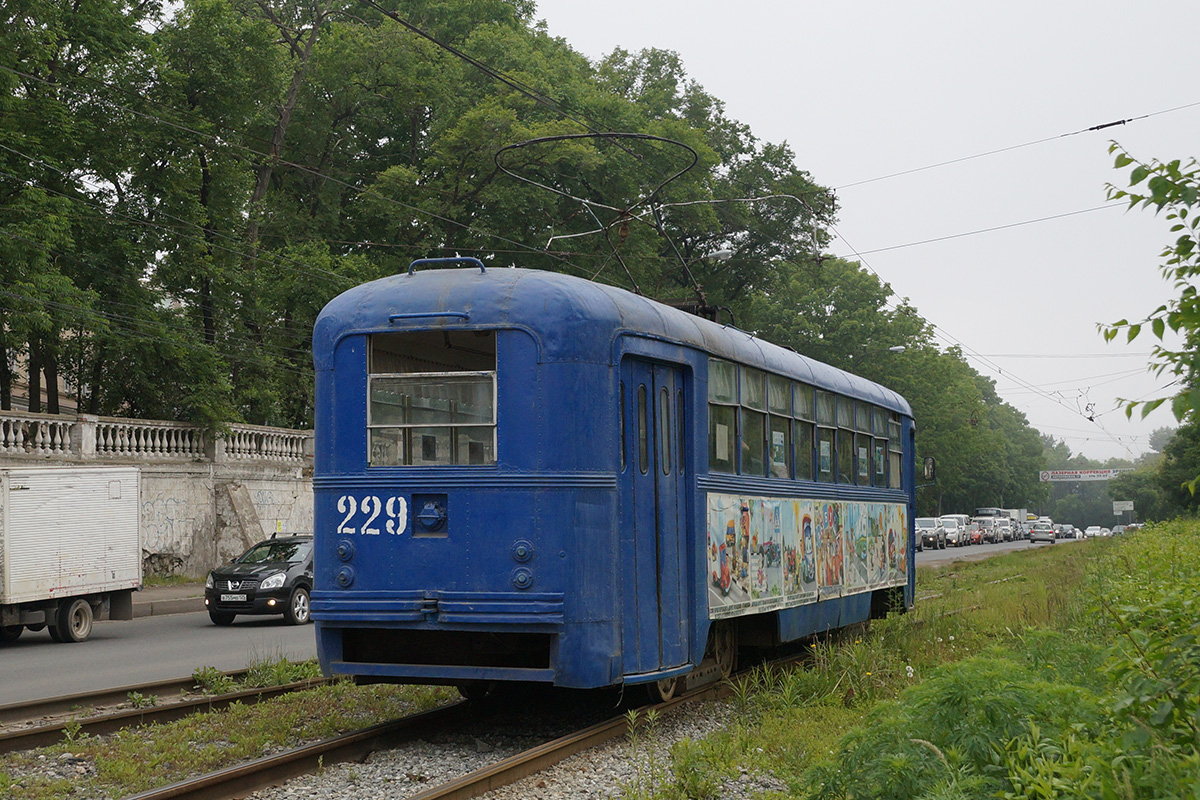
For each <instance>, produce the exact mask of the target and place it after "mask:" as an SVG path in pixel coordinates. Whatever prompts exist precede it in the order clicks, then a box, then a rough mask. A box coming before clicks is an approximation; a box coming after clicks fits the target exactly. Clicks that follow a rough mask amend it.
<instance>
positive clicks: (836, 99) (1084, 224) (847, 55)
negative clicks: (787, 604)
mask: <svg viewBox="0 0 1200 800" xmlns="http://www.w3.org/2000/svg"><path fill="white" fill-rule="evenodd" d="M537 16H538V17H539V18H541V19H544V20H545V21H546V24H547V29H548V31H549V33H550V34H551V35H554V36H558V37H561V38H563V39H565V40H566V41H567V42H568V43H569V44H570V45H571V46H572V47H573V48H574V49H576V50H577V51H579V52H581V53H583V54H584V55H586V56H588V57H589V58H591V59H593V60H596V59H599V58H600V57H602V56H604V55H606V54H607V53H609V52H611V51H612V50H613V49H614V48H616V47H621V48H624V49H626V50H631V51H636V50H640V49H642V48H650V47H654V48H661V49H666V50H674V51H676V52H677V53H679V54H680V56H681V57H682V59H683V62H684V64H685V65H686V68H687V70H688V75H689V77H690V78H691V79H692V80H694V81H696V82H697V83H699V84H700V85H701V86H703V87H704V88H705V90H707V91H708V92H709V93H710V94H712V95H714V96H716V97H718V98H720V99H721V100H722V101H724V103H725V104H726V113H727V114H728V116H730V117H732V118H733V119H736V120H739V121H741V122H743V123H745V124H747V125H749V126H750V128H751V130H753V132H754V134H755V135H756V136H757V137H758V138H759V139H760V140H763V141H769V142H781V141H786V142H788V144H789V145H790V146H791V147H792V150H793V151H794V152H795V154H796V160H797V164H798V166H799V167H800V168H801V169H804V170H806V171H807V172H809V173H810V174H811V175H812V176H813V178H814V179H815V180H816V182H817V183H819V184H821V185H824V186H828V187H833V188H835V189H836V190H837V195H838V198H839V202H840V204H841V212H840V217H839V222H838V224H837V227H836V231H837V233H838V234H839V235H840V237H841V238H839V239H838V240H836V241H835V243H834V245H833V247H832V249H833V251H834V253H835V254H836V255H839V256H846V257H849V258H855V257H856V256H855V253H856V252H857V253H858V254H861V258H859V259H858V260H860V261H862V262H863V263H865V264H866V265H868V266H869V267H870V268H871V269H872V270H874V271H875V272H877V273H878V274H879V275H880V276H881V277H882V278H883V279H884V280H885V281H887V282H888V283H889V284H890V285H891V286H892V289H893V290H894V291H895V292H896V294H897V295H899V296H901V297H906V298H908V299H909V300H910V301H911V302H912V303H913V305H915V306H916V308H917V309H918V310H919V311H920V313H921V314H922V315H923V316H924V317H925V318H926V319H928V320H929V321H930V322H932V323H933V324H934V325H936V326H937V329H938V333H939V335H940V336H942V337H944V338H942V339H940V340H939V341H940V342H941V343H942V344H943V345H947V344H951V343H956V344H960V345H961V346H962V348H963V350H964V351H965V352H966V353H967V354H968V356H969V361H970V363H971V364H972V366H974V367H975V368H976V369H977V370H979V371H980V372H981V373H983V374H984V375H988V376H989V377H991V378H993V379H995V380H996V383H997V388H998V389H999V391H1000V394H1001V396H1002V397H1003V398H1004V399H1005V400H1007V401H1008V402H1009V403H1011V404H1012V405H1014V406H1015V407H1017V408H1018V409H1020V410H1022V411H1023V412H1024V413H1025V414H1026V415H1027V416H1028V418H1029V421H1030V423H1031V424H1032V425H1033V426H1034V427H1036V428H1037V429H1038V430H1040V431H1042V432H1043V433H1048V434H1052V435H1054V436H1055V437H1058V438H1060V439H1064V440H1065V441H1066V442H1067V444H1068V446H1069V447H1070V448H1071V451H1072V452H1074V453H1082V454H1083V455H1087V456H1089V457H1091V458H1097V459H1107V458H1109V457H1113V456H1123V457H1130V456H1136V455H1140V454H1141V453H1143V452H1146V450H1147V449H1148V442H1147V438H1148V434H1149V432H1150V431H1151V430H1153V429H1154V428H1156V427H1161V426H1165V425H1172V426H1173V425H1174V418H1173V417H1172V416H1171V414H1170V412H1168V411H1166V410H1165V409H1160V410H1159V411H1157V412H1155V413H1154V414H1152V415H1151V416H1150V417H1149V418H1148V419H1147V420H1146V421H1141V420H1138V419H1135V420H1134V421H1127V420H1126V419H1125V415H1124V412H1123V411H1121V410H1114V407H1115V405H1116V400H1117V398H1118V397H1124V398H1130V399H1137V398H1152V397H1156V396H1159V395H1160V394H1162V393H1165V392H1167V391H1170V390H1169V389H1166V390H1163V389H1162V387H1164V386H1165V385H1166V384H1167V382H1168V381H1169V380H1170V378H1169V377H1164V378H1156V377H1154V376H1153V375H1150V374H1148V373H1147V372H1146V369H1145V368H1146V364H1147V361H1148V358H1147V356H1148V354H1149V351H1150V345H1151V339H1149V338H1139V339H1138V340H1135V342H1134V343H1133V344H1131V345H1125V344H1123V342H1124V339H1123V338H1122V340H1121V343H1116V342H1114V343H1113V344H1111V345H1106V344H1105V343H1104V341H1103V339H1102V338H1101V337H1100V335H1099V333H1098V332H1097V329H1096V324H1097V323H1100V322H1113V321H1116V320H1118V319H1121V318H1124V317H1129V318H1131V319H1132V318H1134V317H1137V318H1141V317H1144V316H1145V315H1147V314H1148V313H1150V312H1151V311H1153V310H1154V309H1155V308H1157V307H1158V306H1159V305H1160V304H1162V303H1163V302H1165V301H1167V300H1168V299H1169V298H1170V297H1171V296H1172V291H1171V287H1170V286H1169V284H1167V283H1166V282H1165V281H1163V280H1162V278H1161V275H1160V272H1159V269H1158V267H1159V264H1160V259H1159V258H1158V254H1159V253H1160V252H1161V250H1162V248H1163V246H1164V245H1165V244H1166V243H1167V242H1168V241H1171V239H1172V238H1173V237H1172V236H1171V235H1170V234H1169V231H1168V225H1167V223H1166V222H1165V221H1164V220H1162V219H1159V218H1156V217H1155V216H1154V214H1153V212H1152V211H1131V212H1126V211H1124V210H1123V208H1106V209H1100V210H1091V209H1096V208H1097V207H1099V206H1103V205H1105V204H1106V202H1107V201H1106V199H1105V184H1106V183H1107V182H1113V183H1118V184H1120V183H1121V182H1122V181H1123V180H1124V179H1125V178H1126V177H1127V176H1128V170H1125V171H1123V172H1118V171H1116V170H1114V169H1113V168H1112V163H1113V158H1112V156H1110V155H1109V154H1108V145H1109V142H1110V140H1116V141H1118V142H1119V143H1120V144H1121V145H1123V146H1124V147H1125V148H1126V149H1128V150H1129V151H1130V153H1131V154H1132V155H1133V156H1134V157H1136V158H1139V159H1143V160H1150V159H1152V158H1157V159H1160V160H1163V161H1170V160H1173V159H1177V158H1178V159H1183V160H1184V161H1186V160H1187V159H1188V158H1191V157H1194V156H1200V139H1198V137H1197V133H1200V84H1197V82H1196V80H1195V76H1194V69H1193V61H1194V54H1195V47H1196V45H1195V41H1196V38H1195V37H1196V32H1197V31H1200V3H1197V2H1196V0H1171V1H1170V2H1154V0H1144V1H1143V2H1118V1H1117V0H1090V1H1089V2H1061V1H1060V0H1040V1H1039V2H1028V1H1026V0H1020V1H1018V2H1011V1H1010V2H1006V3H988V4H982V3H964V2H961V0H959V1H958V2H927V1H923V2H907V3H900V2H894V1H893V2H853V1H850V2H845V1H843V2H837V1H835V0H826V2H811V1H810V0H803V1H800V0H791V1H790V2H779V0H739V1H738V2H735V3H730V2H725V1H721V2H718V0H686V1H685V0H637V1H636V2H635V1H634V0H606V2H603V3H599V4H596V3H580V2H579V0H538V15H537ZM1193 104H1195V105H1193ZM1184 106H1188V107H1186V108H1181V107H1184ZM1138 117H1144V118H1142V119H1134V120H1133V121H1130V122H1128V123H1127V124H1125V125H1122V126H1116V127H1111V128H1106V129H1104V130H1102V131H1095V132H1080V131H1084V130H1085V129H1087V128H1090V127H1092V126H1094V125H1102V124H1105V123H1109V122H1114V121H1117V120H1127V119H1131V118H1138ZM1077 132H1079V133H1077ZM1047 139H1048V140H1049V141H1042V140H1047ZM1035 142H1036V143H1035ZM1021 145H1028V146H1021ZM1006 148H1014V149H1008V150H1006V151H1005V152H1001V153H996V154H993V155H987V156H983V157H980V158H969V157H972V156H976V155H980V154H984V153H990V152H991V151H995V150H1004V149H1006ZM964 158H967V159H968V160H965V161H960V162H959V163H955V164H949V165H946V166H940V167H936V168H931V169H922V170H920V171H916V172H910V173H908V174H905V175H899V176H895V177H886V178H885V176H891V175H894V174H895V173H898V172H904V171H908V170H914V169H918V168H921V167H926V166H929V165H934V164H939V163H942V162H946V161H951V160H955V159H964ZM881 178H885V179H881ZM876 179H879V180H876ZM1036 220H1044V221H1036ZM1023 223H1028V224H1023ZM1002 226H1010V227H1003V229H1001V230H992V231H986V229H989V228H1000V227H1002ZM931 240H940V241H931ZM1144 336H1145V335H1144ZM1160 390H1162V391H1160ZM1088 416H1093V417H1094V419H1095V421H1089V419H1088ZM919 423H920V421H919V420H918V424H919Z"/></svg>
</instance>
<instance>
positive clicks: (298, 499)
mask: <svg viewBox="0 0 1200 800" xmlns="http://www.w3.org/2000/svg"><path fill="white" fill-rule="evenodd" d="M101 464H108V465H118V464H120V465H132V466H137V467H139V468H140V470H141V538H142V567H143V570H144V572H145V573H146V574H155V575H185V576H192V577H202V576H204V575H205V574H206V573H207V572H208V570H209V569H211V568H212V567H214V566H216V565H217V564H221V563H224V562H226V561H228V560H229V559H230V558H233V557H234V556H237V555H239V554H241V552H242V551H244V550H245V549H246V548H248V547H249V546H250V545H252V544H254V543H255V542H257V541H259V540H261V539H263V538H265V537H267V536H270V535H271V533H273V532H275V531H284V532H300V531H305V532H307V531H311V530H312V529H313V493H312V432H311V431H291V430H286V429H277V428H263V427H258V426H248V425H238V426H231V427H230V430H229V431H227V432H226V433H224V434H222V435H221V436H218V437H213V436H210V435H208V434H206V433H204V432H202V431H199V430H198V429H195V428H192V427H190V426H186V425H180V424H178V423H169V422H154V421H142V420H119V419H115V418H97V417H87V416H80V417H64V416H62V415H58V416H54V417H51V416H49V415H29V414H17V413H13V412H0V469H5V468H21V469H25V468H29V467H33V466H39V465H42V466H71V465H80V466H83V465H87V466H97V465H101Z"/></svg>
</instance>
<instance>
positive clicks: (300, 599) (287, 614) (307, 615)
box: [283, 586, 312, 625]
mask: <svg viewBox="0 0 1200 800" xmlns="http://www.w3.org/2000/svg"><path fill="white" fill-rule="evenodd" d="M283 618H284V619H286V620H287V621H288V624H289V625H304V624H305V623H307V622H308V621H309V620H311V619H312V609H310V608H309V605H308V590H307V589H305V588H304V587H303V586H297V587H296V588H295V589H293V590H292V596H291V597H290V598H288V604H287V608H286V609H285V610H284V612H283Z"/></svg>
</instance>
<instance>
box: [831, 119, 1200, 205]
mask: <svg viewBox="0 0 1200 800" xmlns="http://www.w3.org/2000/svg"><path fill="white" fill-rule="evenodd" d="M1196 106H1200V101H1196V102H1194V103H1185V104H1184V105H1181V106H1175V107H1174V108H1166V109H1162V110H1161V111H1152V112H1150V113H1148V114H1140V115H1138V116H1136V117H1129V118H1127V119H1118V120H1114V121H1112V122H1104V123H1101V124H1099V125H1092V126H1090V127H1087V128H1080V129H1079V130H1077V131H1069V132H1067V133H1060V134H1057V135H1055V136H1045V137H1042V138H1041V139H1034V140H1033V141H1031V142H1024V143H1022V144H1014V145H1009V146H1008V147H999V148H996V149H995V150H987V151H985V152H982V153H975V154H974V155H969V156H962V157H961V158H951V159H947V160H946V161H939V162H937V163H935V164H926V165H925V166H923V167H913V168H912V169H904V170H900V171H898V172H891V173H888V174H887V175H879V176H878V177H875V178H866V179H864V180H861V181H854V182H852V183H843V184H842V185H841V186H837V187H834V191H841V190H842V189H849V188H851V187H854V186H863V185H864V184H868V183H876V182H878V181H886V180H888V179H890V178H898V177H901V176H903V175H912V174H914V173H917V172H925V171H926V170H931V169H938V168H939V167H946V166H950V165H953V164H961V163H963V162H964V161H974V160H975V159H977V158H986V157H988V156H994V155H998V154H1000V153H1009V152H1012V151H1013V150H1021V149H1023V148H1026V147H1033V146H1034V145H1039V144H1045V143H1047V142H1053V141H1057V140H1058V139H1065V138H1067V137H1069V136H1079V135H1080V134H1084V133H1090V132H1093V131H1102V130H1106V129H1108V128H1113V127H1116V126H1118V125H1127V124H1129V123H1130V122H1137V121H1138V120H1143V119H1149V118H1151V117H1157V116H1161V115H1163V114H1172V113H1174V112H1176V111H1183V110H1185V109H1188V108H1195V107H1196Z"/></svg>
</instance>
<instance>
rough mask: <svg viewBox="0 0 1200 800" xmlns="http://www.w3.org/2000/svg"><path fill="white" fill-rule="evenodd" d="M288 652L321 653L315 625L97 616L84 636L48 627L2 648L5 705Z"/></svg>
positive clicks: (0, 686)
mask: <svg viewBox="0 0 1200 800" xmlns="http://www.w3.org/2000/svg"><path fill="white" fill-rule="evenodd" d="M284 656H286V657H287V658H289V659H292V660H295V661H303V660H305V659H308V658H315V657H316V639H315V636H314V633H313V626H312V625H300V626H292V625H286V624H284V623H283V622H282V621H281V620H280V619H279V618H278V617H261V618H258V617H239V618H238V619H237V621H236V622H234V623H233V625H231V626H229V627H227V628H218V627H217V626H215V625H213V624H212V622H210V621H209V619H208V614H207V613H204V612H198V613H191V614H168V615H163V616H152V617H140V618H138V619H134V620H130V621H128V622H111V621H104V622H97V623H96V625H95V628H93V630H92V636H91V638H90V639H88V640H87V641H85V642H78V643H72V644H59V643H56V642H54V641H51V639H50V634H49V633H47V632H46V631H44V630H43V631H39V632H37V633H30V632H29V631H25V633H24V634H23V635H22V636H21V638H20V639H18V640H17V641H16V642H13V643H11V644H7V645H4V646H2V647H0V675H3V680H0V705H6V704H8V703H18V702H22V701H26V700H37V699H40V698H45V697H59V696H62V695H69V694H76V693H78V692H88V691H94V690H98V689H114V688H119V687H122V686H129V685H131V684H137V683H145V682H148V681H155V680H169V679H172V678H184V677H187V676H189V675H191V674H192V672H194V671H195V670H196V669H197V668H199V667H216V668H217V669H220V670H234V669H243V668H245V667H248V666H249V665H250V664H251V663H254V662H259V661H273V660H277V659H279V658H281V657H284Z"/></svg>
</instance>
